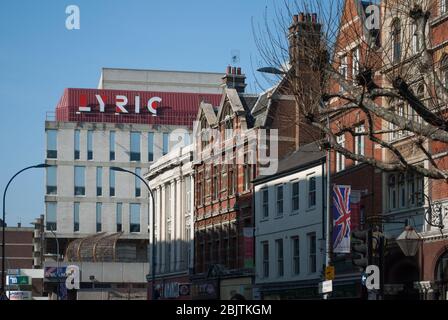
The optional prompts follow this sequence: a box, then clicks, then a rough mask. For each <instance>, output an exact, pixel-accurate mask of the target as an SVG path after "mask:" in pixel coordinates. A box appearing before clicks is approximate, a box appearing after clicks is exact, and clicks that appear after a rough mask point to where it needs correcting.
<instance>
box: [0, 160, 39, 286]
mask: <svg viewBox="0 0 448 320" xmlns="http://www.w3.org/2000/svg"><path fill="white" fill-rule="evenodd" d="M47 166H48V165H45V164H39V165H34V166H29V167H26V168H23V169H22V170H20V171H18V172H17V173H16V174H15V175H13V176H12V178H11V179H9V181H8V183H7V184H6V187H5V190H4V191H3V215H2V286H1V290H0V295H4V294H5V278H6V276H5V228H6V221H5V220H6V192H7V191H8V188H9V185H10V184H11V182H12V181H13V180H14V179H15V178H16V177H17V176H18V175H19V174H21V173H22V172H24V171H26V170H29V169H34V168H45V167H47Z"/></svg>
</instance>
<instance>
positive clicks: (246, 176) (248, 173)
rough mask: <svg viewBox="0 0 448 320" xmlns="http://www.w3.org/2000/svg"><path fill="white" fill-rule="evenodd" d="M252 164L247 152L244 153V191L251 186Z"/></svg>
mask: <svg viewBox="0 0 448 320" xmlns="http://www.w3.org/2000/svg"><path fill="white" fill-rule="evenodd" d="M251 171H252V170H251V165H250V163H249V155H248V154H247V153H246V154H245V155H244V165H243V191H247V190H249V188H250V181H251Z"/></svg>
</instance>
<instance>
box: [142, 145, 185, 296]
mask: <svg viewBox="0 0 448 320" xmlns="http://www.w3.org/2000/svg"><path fill="white" fill-rule="evenodd" d="M192 160H193V147H192V145H191V144H190V145H188V146H186V147H181V148H177V149H174V150H172V151H171V152H170V153H168V154H167V155H165V156H163V157H161V158H160V159H159V160H157V161H156V162H154V163H153V164H152V165H151V167H150V169H149V171H148V172H147V173H146V174H145V179H147V180H148V182H149V185H150V187H151V189H152V190H153V194H154V197H155V203H156V212H155V216H156V218H155V222H153V221H152V219H151V222H150V227H149V229H150V230H153V228H154V230H155V236H156V247H157V253H156V257H157V259H156V285H157V287H158V288H159V289H160V292H161V296H162V298H179V290H173V288H178V287H179V285H181V284H182V283H189V275H190V271H191V270H192V268H193V261H194V259H193V250H194V244H193V230H194V220H193V214H194V170H193V166H192V164H193V162H192ZM151 240H152V238H151V239H150V242H151ZM151 245H152V242H151ZM184 298H185V297H184Z"/></svg>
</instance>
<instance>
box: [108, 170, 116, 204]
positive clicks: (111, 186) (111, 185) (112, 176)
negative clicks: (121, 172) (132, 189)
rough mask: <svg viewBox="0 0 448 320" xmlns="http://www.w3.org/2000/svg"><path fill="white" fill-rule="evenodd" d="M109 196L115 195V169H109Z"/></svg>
mask: <svg viewBox="0 0 448 320" xmlns="http://www.w3.org/2000/svg"><path fill="white" fill-rule="evenodd" d="M109 196H111V197H115V171H114V170H111V169H109Z"/></svg>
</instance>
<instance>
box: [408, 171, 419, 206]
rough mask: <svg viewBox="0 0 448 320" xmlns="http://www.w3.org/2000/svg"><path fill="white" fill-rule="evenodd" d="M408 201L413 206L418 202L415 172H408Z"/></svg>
mask: <svg viewBox="0 0 448 320" xmlns="http://www.w3.org/2000/svg"><path fill="white" fill-rule="evenodd" d="M407 180H408V199H409V200H408V201H409V205H410V206H411V207H413V206H415V204H416V203H417V201H416V200H417V188H416V183H415V175H414V174H413V173H408V175H407Z"/></svg>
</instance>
